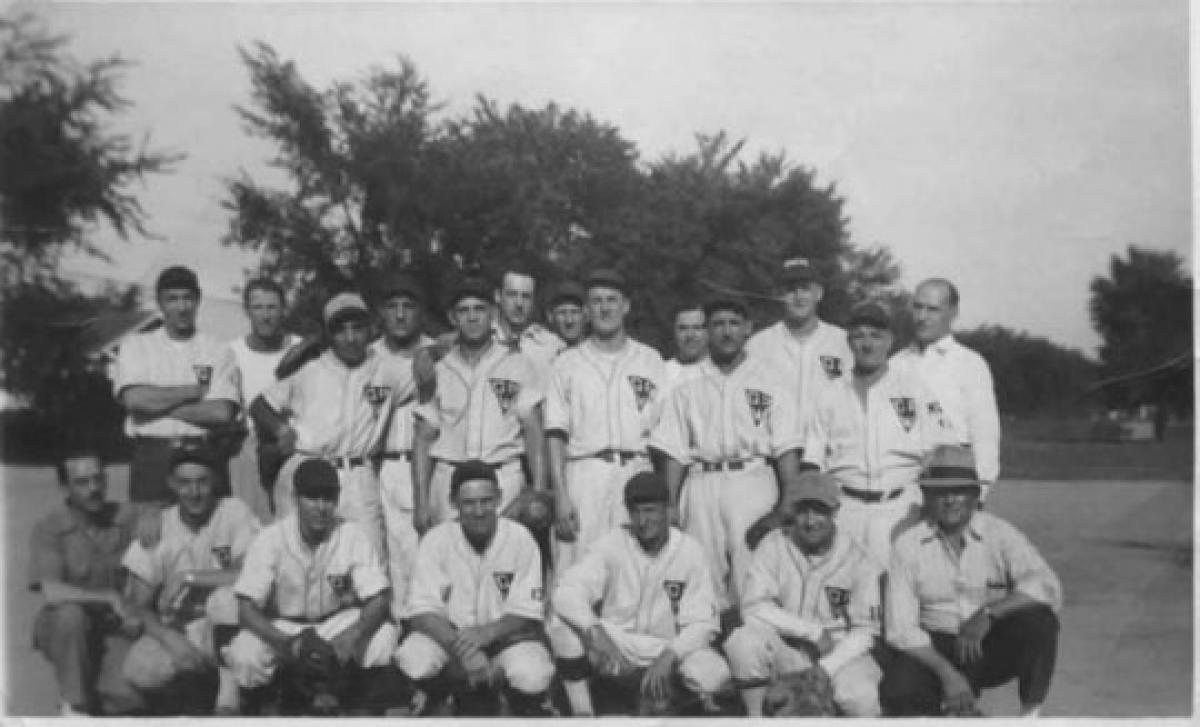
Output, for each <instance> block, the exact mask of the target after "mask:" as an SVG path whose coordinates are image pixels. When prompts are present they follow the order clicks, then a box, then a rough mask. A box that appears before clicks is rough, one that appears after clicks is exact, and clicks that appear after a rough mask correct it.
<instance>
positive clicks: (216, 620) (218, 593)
mask: <svg viewBox="0 0 1200 727" xmlns="http://www.w3.org/2000/svg"><path fill="white" fill-rule="evenodd" d="M204 615H205V617H207V618H208V621H209V623H212V624H220V625H223V626H227V625H233V624H236V623H237V622H238V602H237V596H236V595H234V593H233V589H232V588H229V587H223V588H218V589H216V590H215V591H213V592H212V593H211V594H209V596H208V600H206V601H205V602H204Z"/></svg>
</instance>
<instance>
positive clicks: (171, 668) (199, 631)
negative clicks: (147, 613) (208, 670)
mask: <svg viewBox="0 0 1200 727" xmlns="http://www.w3.org/2000/svg"><path fill="white" fill-rule="evenodd" d="M204 611H205V615H204V617H203V618H198V619H195V620H194V621H191V622H190V623H188V624H187V625H186V626H184V627H183V635H184V636H185V637H186V638H187V640H188V642H189V643H191V644H192V645H193V646H195V647H196V648H197V649H200V650H201V651H203V652H204V653H205V654H209V655H212V656H213V657H214V658H215V657H216V653H217V652H216V648H215V646H214V642H213V626H217V625H220V626H236V625H237V622H238V614H237V596H235V595H234V594H233V589H232V588H228V587H226V588H218V589H217V590H215V591H213V592H212V594H211V595H209V597H208V601H207V602H206V603H205V608H204ZM121 674H122V676H123V677H124V678H125V679H126V680H127V681H128V682H129V683H130V684H131V685H133V687H134V688H135V689H137V690H138V691H142V692H152V691H155V690H158V689H162V688H163V687H165V686H166V685H168V684H170V683H171V682H172V681H174V680H175V678H176V677H178V676H179V675H180V672H179V671H178V670H176V668H175V665H174V663H173V662H172V660H171V654H170V652H168V651H167V649H166V647H164V646H163V645H162V643H161V642H160V641H159V640H158V639H156V638H154V637H152V636H148V635H143V636H142V637H141V638H139V639H138V640H137V641H135V642H134V644H133V647H132V648H130V650H129V654H128V655H127V656H126V657H125V664H124V666H123V667H122V669H121Z"/></svg>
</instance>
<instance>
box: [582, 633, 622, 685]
mask: <svg viewBox="0 0 1200 727" xmlns="http://www.w3.org/2000/svg"><path fill="white" fill-rule="evenodd" d="M587 641H588V644H587V646H588V656H589V657H590V658H591V661H592V666H593V668H595V669H596V671H598V672H600V673H601V674H602V675H604V676H608V677H615V676H619V675H620V674H621V673H622V672H624V671H626V670H627V669H628V668H629V665H628V664H627V663H626V661H625V657H624V656H622V655H621V650H620V649H618V648H617V645H616V644H615V643H613V640H612V639H611V638H610V637H609V635H608V633H607V632H606V631H605V630H604V629H603V628H602V627H600V626H599V625H597V626H593V627H591V628H590V629H588V631H587Z"/></svg>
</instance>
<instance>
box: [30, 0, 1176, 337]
mask: <svg viewBox="0 0 1200 727" xmlns="http://www.w3.org/2000/svg"><path fill="white" fill-rule="evenodd" d="M43 14H44V15H45V16H46V17H47V18H48V20H49V22H50V24H51V27H52V28H53V29H54V30H57V31H61V32H67V33H70V34H72V35H73V37H74V40H73V42H72V44H71V49H72V52H73V53H74V54H75V55H76V56H77V57H79V58H81V59H87V58H92V57H96V56H99V55H103V54H106V53H109V52H112V51H119V52H120V53H122V54H123V55H124V56H126V57H127V58H129V59H131V60H133V61H136V62H137V63H138V65H137V66H136V67H135V68H133V69H131V70H130V71H129V73H128V74H127V76H126V82H125V85H124V90H125V92H126V95H127V96H128V97H129V98H130V99H131V100H132V101H133V102H134V103H135V104H136V108H135V109H134V110H133V111H132V112H131V113H130V114H129V115H128V116H127V117H126V118H125V119H124V121H123V122H122V124H121V126H122V128H124V129H129V130H135V131H139V132H142V131H147V132H149V133H150V134H151V139H152V141H153V142H154V143H155V144H158V145H160V146H165V147H168V148H171V149H175V150H179V151H183V152H186V153H187V154H188V159H187V160H186V161H185V162H184V163H182V164H181V165H180V166H179V167H178V171H177V172H176V173H175V174H173V175H171V176H164V177H154V178H152V179H150V180H149V183H148V184H147V186H146V188H145V190H144V191H143V193H142V200H143V202H144V205H145V207H146V209H147V211H148V212H149V214H150V225H151V228H152V229H153V230H154V231H156V232H158V233H160V234H162V235H163V236H165V237H166V242H154V241H145V240H134V241H132V242H130V243H126V244H120V245H113V246H112V249H113V250H114V251H115V252H116V253H117V254H118V255H119V256H120V264H119V265H118V266H114V267H112V268H107V269H103V270H100V272H102V273H104V274H107V275H111V276H114V277H119V278H126V279H135V280H142V281H146V280H152V279H153V276H154V275H155V274H156V273H157V270H158V268H159V267H160V266H162V265H163V264H166V263H169V262H175V261H182V262H188V263H192V264H196V265H197V266H198V267H199V268H200V269H201V271H202V273H203V275H204V276H205V278H206V280H207V281H208V284H207V288H208V289H209V290H211V291H213V293H220V294H223V293H227V292H228V291H229V290H231V288H232V286H233V285H235V284H236V283H238V282H240V280H241V274H240V273H241V269H242V267H243V265H244V264H245V260H244V259H243V258H239V257H238V256H237V255H236V254H234V253H232V252H230V251H227V250H224V249H222V248H220V247H219V246H218V244H217V242H216V241H217V239H218V238H219V237H220V236H221V234H222V233H223V232H224V229H225V223H226V213H225V212H224V211H223V210H222V209H221V208H220V205H219V203H220V200H221V199H222V196H223V187H222V179H223V178H226V177H228V176H231V175H233V174H235V173H236V172H237V171H238V170H239V169H245V170H247V171H248V172H250V173H251V174H252V175H256V176H258V175H262V174H263V169H264V162H265V160H266V159H267V158H268V157H269V155H270V153H271V149H270V148H269V147H267V146H265V145H264V144H262V143H261V142H259V141H256V140H252V139H249V138H248V137H247V136H246V135H245V133H244V132H243V130H242V129H241V127H240V125H239V123H238V120H237V117H236V115H235V113H234V111H233V106H234V104H238V103H245V102H246V101H247V100H248V93H249V84H248V80H247V79H248V77H247V73H246V71H245V70H244V68H243V67H242V66H241V63H240V61H239V60H238V58H237V54H236V48H237V47H238V46H239V45H248V44H249V43H251V42H252V41H254V40H256V39H260V40H263V41H266V42H268V43H270V44H271V45H273V46H274V47H275V48H276V50H277V51H278V52H279V53H280V55H281V56H282V57H284V58H288V59H293V60H295V61H296V62H297V64H298V66H299V68H300V70H301V73H302V74H303V75H304V77H305V78H307V79H309V80H310V81H311V82H313V83H314V84H316V85H318V86H319V87H323V86H324V85H325V84H326V83H327V82H329V81H331V80H334V79H339V80H340V79H348V78H354V77H356V76H358V75H360V74H361V73H362V72H363V71H365V70H366V69H367V68H368V67H369V66H371V65H378V64H386V63H388V62H390V61H391V60H392V59H393V58H395V56H396V55H397V54H404V55H407V56H408V57H409V58H410V59H412V60H413V61H414V62H415V63H416V64H417V67H418V69H419V70H420V71H421V73H422V74H423V75H424V76H425V77H426V78H427V79H428V80H429V82H430V85H431V88H432V91H433V93H434V96H435V98H436V99H437V100H438V101H440V102H442V103H444V104H445V105H446V110H447V112H448V113H460V112H462V111H465V110H466V109H468V108H470V106H471V104H472V103H473V99H474V97H475V94H484V95H486V96H488V97H491V98H493V99H496V100H498V101H500V102H501V103H509V102H517V103H521V104H525V105H530V106H541V105H543V104H545V103H547V102H549V101H555V102H558V103H559V104H560V105H563V106H574V107H576V108H579V109H583V110H586V111H588V112H590V113H591V114H592V115H593V116H595V117H596V118H598V119H600V120H603V121H607V122H610V123H612V124H614V125H616V126H618V127H619V128H620V129H621V132H622V134H623V135H624V136H625V137H626V138H628V139H630V140H632V141H634V142H635V143H636V144H637V145H638V148H639V150H640V152H641V155H642V158H643V159H645V160H652V159H655V158H657V157H659V156H660V155H662V154H663V153H665V152H668V151H672V150H674V151H689V150H691V149H692V148H693V141H692V139H693V134H694V133H695V132H715V131H717V130H720V129H725V130H727V131H728V132H729V133H730V134H731V135H732V136H733V137H735V138H739V137H744V138H746V139H747V140H748V142H749V143H748V146H747V151H748V152H749V153H751V154H754V153H757V152H758V151H759V150H770V151H775V150H784V151H786V152H787V154H788V156H789V157H790V158H791V159H792V160H793V161H795V162H796V163H799V164H803V165H805V166H809V167H812V168H813V169H815V170H816V172H817V175H818V180H819V182H820V183H822V184H824V183H834V184H836V185H837V188H838V190H839V191H840V193H841V194H842V195H844V196H845V198H846V203H847V204H846V211H847V213H848V214H849V217H850V229H851V235H852V238H853V240H854V242H855V243H857V244H859V245H876V244H882V245H886V246H888V247H889V248H891V250H892V251H893V253H894V254H895V255H896V257H897V258H898V260H899V261H900V262H901V263H902V264H903V268H904V276H903V279H902V280H903V282H904V283H906V284H909V285H911V284H913V283H916V282H918V281H919V280H920V279H921V278H924V277H927V276H930V275H944V276H947V277H950V278H951V279H953V280H955V281H957V282H958V283H959V285H960V288H961V289H962V291H963V295H964V298H963V305H962V319H961V321H960V322H961V324H962V325H964V326H968V327H969V326H974V325H977V324H980V323H985V322H986V323H999V324H1003V325H1006V326H1011V327H1014V328H1017V329H1025V330H1028V331H1030V332H1031V333H1034V334H1037V335H1043V336H1047V337H1049V338H1052V339H1054V340H1056V341H1058V342H1060V343H1064V344H1067V345H1070V346H1076V347H1079V348H1082V349H1084V350H1086V351H1088V352H1091V351H1092V349H1093V347H1094V346H1095V345H1096V343H1097V342H1098V339H1097V337H1096V335H1095V334H1094V333H1093V332H1092V330H1091V326H1090V323H1089V321H1088V316H1087V308H1086V306H1087V286H1088V282H1089V281H1090V280H1091V278H1092V277H1093V276H1094V275H1097V274H1101V273H1103V272H1104V271H1105V270H1106V268H1107V263H1108V259H1109V257H1110V256H1111V255H1112V254H1114V253H1118V252H1121V251H1123V250H1124V248H1125V246H1126V245H1127V244H1129V243H1138V244H1142V245H1145V246H1148V247H1153V248H1158V249H1170V250H1174V251H1176V252H1178V253H1179V254H1181V255H1183V256H1184V258H1185V260H1187V261H1189V264H1190V261H1191V255H1192V250H1191V245H1192V242H1191V240H1192V234H1191V232H1192V213H1191V202H1192V192H1191V181H1190V180H1191V147H1190V131H1189V106H1188V105H1189V97H1188V18H1187V3H1186V2H1185V1H1183V0H1175V1H1172V2H1155V1H1151V0H1141V1H1139V2H1129V1H1128V0H1116V1H1113V2H1073V3H1067V2H1028V3H987V4H983V3H956V4H950V3H927V4H908V3H870V4H867V3H864V4H851V5H841V4H808V3H803V4H753V5H741V4H738V5H730V4H721V5H712V4H708V5H699V4H666V5H653V6H649V7H642V6H634V5H631V4H623V5H596V4H588V5H564V4H522V5H511V6H507V5H495V4H491V5H466V4H455V5H432V4H387V5H383V4H375V5H356V6H349V7H345V6H335V5H317V4H286V5H279V4H262V5H236V6H235V5H195V4H189V5H185V6H171V5H145V4H130V5H113V4H105V5H89V4H59V5H55V6H53V7H50V8H47V9H45V10H44V11H43ZM71 269H72V270H75V271H81V272H86V271H92V272H96V271H97V269H98V268H97V266H95V265H87V264H82V265H81V264H73V265H72V266H71Z"/></svg>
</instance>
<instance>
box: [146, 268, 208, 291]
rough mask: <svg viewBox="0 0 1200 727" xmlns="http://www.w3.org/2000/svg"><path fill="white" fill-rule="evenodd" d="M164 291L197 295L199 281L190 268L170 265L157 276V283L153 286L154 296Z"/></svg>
mask: <svg viewBox="0 0 1200 727" xmlns="http://www.w3.org/2000/svg"><path fill="white" fill-rule="evenodd" d="M164 290H190V291H192V292H193V293H199V292H200V280H199V279H198V278H196V273H194V272H192V269H191V268H185V267H184V266H182V265H172V266H171V267H169V268H167V269H166V270H163V271H162V272H161V273H159V274H158V281H157V282H156V283H155V284H154V292H155V294H158V293H161V292H163V291H164Z"/></svg>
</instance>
